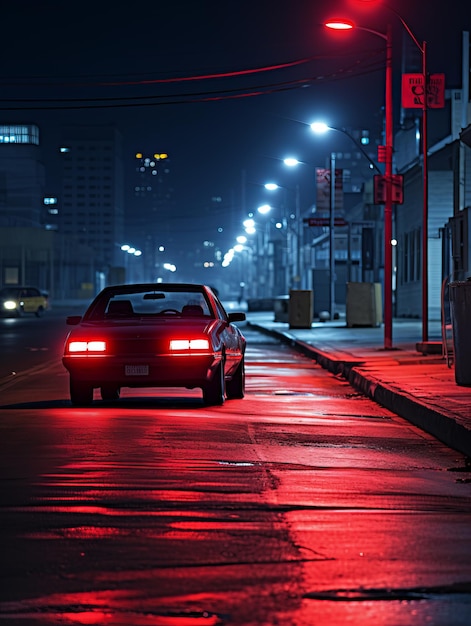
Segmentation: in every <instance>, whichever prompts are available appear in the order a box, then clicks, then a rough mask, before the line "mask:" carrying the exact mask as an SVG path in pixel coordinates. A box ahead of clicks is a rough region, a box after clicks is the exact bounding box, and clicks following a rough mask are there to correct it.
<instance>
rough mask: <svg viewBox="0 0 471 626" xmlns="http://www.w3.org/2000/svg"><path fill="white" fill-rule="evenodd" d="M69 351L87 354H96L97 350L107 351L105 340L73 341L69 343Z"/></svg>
mask: <svg viewBox="0 0 471 626" xmlns="http://www.w3.org/2000/svg"><path fill="white" fill-rule="evenodd" d="M68 351H69V352H73V353H74V354H77V353H78V352H82V353H85V354H96V353H97V352H106V342H105V341H98V340H94V341H71V342H70V343H69V345H68Z"/></svg>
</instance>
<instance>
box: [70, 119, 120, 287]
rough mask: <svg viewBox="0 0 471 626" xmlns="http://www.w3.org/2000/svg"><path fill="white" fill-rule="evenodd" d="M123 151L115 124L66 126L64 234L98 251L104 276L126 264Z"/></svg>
mask: <svg viewBox="0 0 471 626" xmlns="http://www.w3.org/2000/svg"><path fill="white" fill-rule="evenodd" d="M122 151H123V149H122V136H121V133H120V132H119V130H118V129H117V128H115V127H114V126H106V125H97V126H69V127H65V128H63V132H62V139H61V144H60V152H61V157H62V196H61V199H60V209H59V210H60V218H59V223H60V230H61V232H62V233H63V234H64V235H67V236H70V237H73V238H75V239H76V240H77V241H78V243H79V244H81V245H86V246H89V247H90V248H91V249H92V250H93V252H94V255H95V267H96V268H97V269H98V271H99V272H101V273H102V274H103V275H104V276H105V277H106V276H107V275H108V273H109V271H110V268H112V267H116V266H118V265H122V257H123V252H122V251H121V245H122V244H123V243H125V242H124V239H123V237H124V179H123V158H122Z"/></svg>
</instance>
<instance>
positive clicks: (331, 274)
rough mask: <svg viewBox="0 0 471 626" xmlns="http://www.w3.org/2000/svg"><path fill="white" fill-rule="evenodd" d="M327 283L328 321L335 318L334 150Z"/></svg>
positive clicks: (332, 157) (331, 164)
mask: <svg viewBox="0 0 471 626" xmlns="http://www.w3.org/2000/svg"><path fill="white" fill-rule="evenodd" d="M329 226H330V228H329V284H330V291H329V293H330V298H329V302H330V321H331V322H332V321H333V320H334V318H335V232H334V227H335V152H332V153H331V155H330V216H329Z"/></svg>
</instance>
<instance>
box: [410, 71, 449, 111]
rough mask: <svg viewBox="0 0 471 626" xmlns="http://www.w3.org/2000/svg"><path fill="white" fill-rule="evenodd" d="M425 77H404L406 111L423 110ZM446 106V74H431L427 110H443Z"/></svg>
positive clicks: (419, 75)
mask: <svg viewBox="0 0 471 626" xmlns="http://www.w3.org/2000/svg"><path fill="white" fill-rule="evenodd" d="M424 91H425V90H424V75H423V74H403V75H402V106H403V107H404V108H405V109H423V107H424ZM444 106H445V74H431V75H430V76H429V77H428V80H427V108H429V109H443V107H444Z"/></svg>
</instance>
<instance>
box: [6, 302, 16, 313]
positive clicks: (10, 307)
mask: <svg viewBox="0 0 471 626" xmlns="http://www.w3.org/2000/svg"><path fill="white" fill-rule="evenodd" d="M16 307H17V303H16V302H15V301H14V300H5V302H4V303H3V308H4V309H7V311H13V310H14V309H16Z"/></svg>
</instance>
